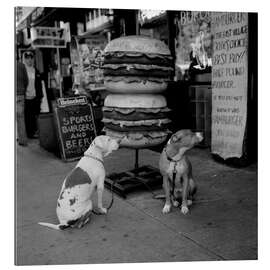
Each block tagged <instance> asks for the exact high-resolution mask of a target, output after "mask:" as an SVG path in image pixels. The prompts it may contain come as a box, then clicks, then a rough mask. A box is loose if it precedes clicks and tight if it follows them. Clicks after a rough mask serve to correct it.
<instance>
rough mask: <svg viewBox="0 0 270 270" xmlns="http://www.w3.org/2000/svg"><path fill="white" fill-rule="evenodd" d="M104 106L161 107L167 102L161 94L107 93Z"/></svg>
mask: <svg viewBox="0 0 270 270" xmlns="http://www.w3.org/2000/svg"><path fill="white" fill-rule="evenodd" d="M104 106H107V107H118V108H163V107H166V106H167V102H166V99H165V97H164V96H162V95H152V94H124V95H123V94H109V95H108V96H107V97H106V98H105V101H104Z"/></svg>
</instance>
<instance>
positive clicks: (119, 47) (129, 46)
mask: <svg viewBox="0 0 270 270" xmlns="http://www.w3.org/2000/svg"><path fill="white" fill-rule="evenodd" d="M110 52H137V53H144V54H161V55H166V56H170V55H171V53H170V50H169V48H168V46H167V45H166V44H165V43H164V42H162V41H160V40H158V39H153V38H149V37H146V36H125V37H120V38H116V39H113V40H112V41H110V42H109V44H108V45H107V46H106V48H105V53H110Z"/></svg>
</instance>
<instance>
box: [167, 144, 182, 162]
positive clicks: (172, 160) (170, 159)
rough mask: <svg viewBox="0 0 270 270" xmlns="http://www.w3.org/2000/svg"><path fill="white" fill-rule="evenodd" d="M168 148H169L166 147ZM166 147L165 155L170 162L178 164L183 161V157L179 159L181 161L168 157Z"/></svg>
mask: <svg viewBox="0 0 270 270" xmlns="http://www.w3.org/2000/svg"><path fill="white" fill-rule="evenodd" d="M166 147H167V146H166ZM166 147H165V148H164V152H165V154H166V158H167V159H168V160H169V161H170V162H176V163H177V162H179V161H180V160H181V159H182V157H181V158H179V159H177V160H175V159H173V158H171V157H170V156H169V155H168V153H167V151H166Z"/></svg>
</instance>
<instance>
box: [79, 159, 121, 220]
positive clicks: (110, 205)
mask: <svg viewBox="0 0 270 270" xmlns="http://www.w3.org/2000/svg"><path fill="white" fill-rule="evenodd" d="M84 156H85V157H90V158H92V159H95V160H97V161H99V162H100V163H102V165H103V166H104V163H103V160H101V159H100V158H97V157H95V156H92V155H91V154H84ZM115 182H116V180H114V181H113V183H112V184H111V194H112V199H111V202H110V204H109V206H108V207H107V208H106V209H107V211H109V210H110V209H111V207H112V205H113V202H114V194H113V187H114V184H115ZM92 212H93V213H94V214H95V215H102V213H100V212H96V211H95V210H94V209H93V210H92Z"/></svg>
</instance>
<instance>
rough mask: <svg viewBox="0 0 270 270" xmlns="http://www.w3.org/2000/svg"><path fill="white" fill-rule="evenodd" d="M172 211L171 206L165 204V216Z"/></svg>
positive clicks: (163, 211) (163, 210)
mask: <svg viewBox="0 0 270 270" xmlns="http://www.w3.org/2000/svg"><path fill="white" fill-rule="evenodd" d="M170 211H171V205H169V204H165V205H164V207H163V209H162V213H163V214H167V213H169V212H170Z"/></svg>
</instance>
